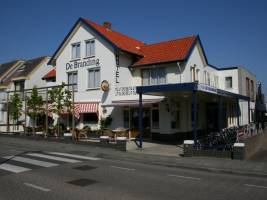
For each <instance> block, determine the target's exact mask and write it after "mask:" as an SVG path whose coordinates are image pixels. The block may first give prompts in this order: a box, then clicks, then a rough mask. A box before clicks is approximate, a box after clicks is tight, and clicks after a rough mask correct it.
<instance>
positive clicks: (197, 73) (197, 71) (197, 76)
mask: <svg viewBox="0 0 267 200" xmlns="http://www.w3.org/2000/svg"><path fill="white" fill-rule="evenodd" d="M199 71H200V69H197V70H196V81H199Z"/></svg>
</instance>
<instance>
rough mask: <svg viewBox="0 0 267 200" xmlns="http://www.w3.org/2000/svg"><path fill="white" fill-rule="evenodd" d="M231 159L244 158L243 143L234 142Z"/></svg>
mask: <svg viewBox="0 0 267 200" xmlns="http://www.w3.org/2000/svg"><path fill="white" fill-rule="evenodd" d="M233 159H235V160H244V159H245V143H235V144H234V148H233Z"/></svg>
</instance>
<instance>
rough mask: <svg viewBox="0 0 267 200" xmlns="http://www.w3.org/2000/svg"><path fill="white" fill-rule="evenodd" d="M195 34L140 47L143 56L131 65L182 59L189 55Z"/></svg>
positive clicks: (195, 37)
mask: <svg viewBox="0 0 267 200" xmlns="http://www.w3.org/2000/svg"><path fill="white" fill-rule="evenodd" d="M196 39H197V36H191V37H186V38H182V39H176V40H170V41H165V42H160V43H156V44H150V45H145V46H143V47H141V49H140V50H141V52H142V54H143V55H144V57H143V58H141V59H140V60H138V61H137V62H135V63H134V64H133V65H132V66H133V67H137V66H142V65H150V64H159V63H166V62H173V61H182V60H185V59H186V58H187V56H188V55H189V53H190V51H191V49H192V47H193V45H194V44H195V41H196Z"/></svg>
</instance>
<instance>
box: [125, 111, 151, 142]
mask: <svg viewBox="0 0 267 200" xmlns="http://www.w3.org/2000/svg"><path fill="white" fill-rule="evenodd" d="M124 122H125V127H128V128H129V129H130V130H131V137H136V136H137V135H138V134H139V131H138V128H139V125H138V123H139V109H138V108H130V109H125V110H124ZM126 123H128V124H129V125H128V126H127V125H126ZM143 137H145V138H150V137H151V133H150V108H146V107H145V108H143Z"/></svg>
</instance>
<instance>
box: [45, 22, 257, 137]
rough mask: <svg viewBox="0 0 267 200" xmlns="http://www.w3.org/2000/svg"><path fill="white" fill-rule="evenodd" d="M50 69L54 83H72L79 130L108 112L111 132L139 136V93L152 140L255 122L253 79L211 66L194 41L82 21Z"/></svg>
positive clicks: (244, 72)
mask: <svg viewBox="0 0 267 200" xmlns="http://www.w3.org/2000/svg"><path fill="white" fill-rule="evenodd" d="M49 64H52V65H54V66H55V67H56V83H57V84H61V83H62V82H65V83H69V84H73V83H75V84H77V87H76V88H75V89H76V90H77V92H76V93H75V102H76V104H75V107H76V108H77V109H76V111H77V112H79V116H80V117H79V118H78V119H77V120H76V123H77V126H78V127H80V128H82V127H83V126H85V125H89V126H91V128H94V127H95V128H96V127H97V126H98V124H99V119H100V118H102V117H103V118H105V117H107V116H109V115H110V116H111V117H112V119H113V121H112V124H111V128H116V127H128V128H130V130H131V134H132V136H136V135H137V134H138V132H139V129H140V127H139V128H138V124H139V123H138V116H140V115H139V114H141V113H139V110H138V105H139V97H140V96H141V98H142V103H143V107H144V108H143V115H142V118H141V121H142V129H143V130H144V135H145V136H147V137H152V138H155V139H156V138H159V139H171V140H174V139H175V140H176V139H183V138H189V137H192V135H193V134H192V132H193V133H194V134H195V135H196V134H197V133H198V134H202V133H205V132H208V131H214V130H218V129H221V128H223V127H229V126H235V125H243V124H248V123H249V122H251V120H252V119H253V117H252V116H249V114H248V110H249V111H251V110H252V112H251V113H253V110H254V107H255V105H254V100H255V90H256V77H255V75H253V74H252V73H250V72H249V71H247V70H246V69H245V68H244V67H231V68H222V69H220V68H217V67H214V66H212V65H210V64H209V63H208V60H207V58H206V56H205V52H204V49H203V47H202V44H201V41H200V38H199V36H191V37H186V38H181V39H175V40H170V41H165V42H160V43H156V44H145V43H143V42H141V41H138V40H135V39H133V38H130V37H128V36H125V35H123V34H121V33H118V32H116V31H114V30H112V28H111V24H110V23H108V22H106V23H104V25H103V26H101V25H98V24H96V23H94V22H92V21H89V20H87V19H83V18H80V19H79V20H78V21H77V22H76V23H75V25H74V26H73V28H72V29H71V31H70V32H69V33H68V35H67V36H66V37H65V39H64V40H63V42H62V43H61V44H60V46H59V47H58V49H57V50H56V52H55V53H54V55H53V56H52V58H51V60H50V62H49ZM101 83H103V85H102V86H103V87H104V86H105V88H102V89H101ZM107 85H108V89H107ZM137 93H139V94H142V95H138V94H137ZM194 100H195V101H194ZM194 108H195V109H194ZM248 108H249V109H248ZM194 110H195V111H196V112H194ZM194 113H196V114H195V115H194ZM218 113H219V114H218ZM250 115H252V114H250ZM194 122H195V123H194ZM66 124H67V122H66ZM194 124H196V126H194ZM67 125H68V124H67Z"/></svg>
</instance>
